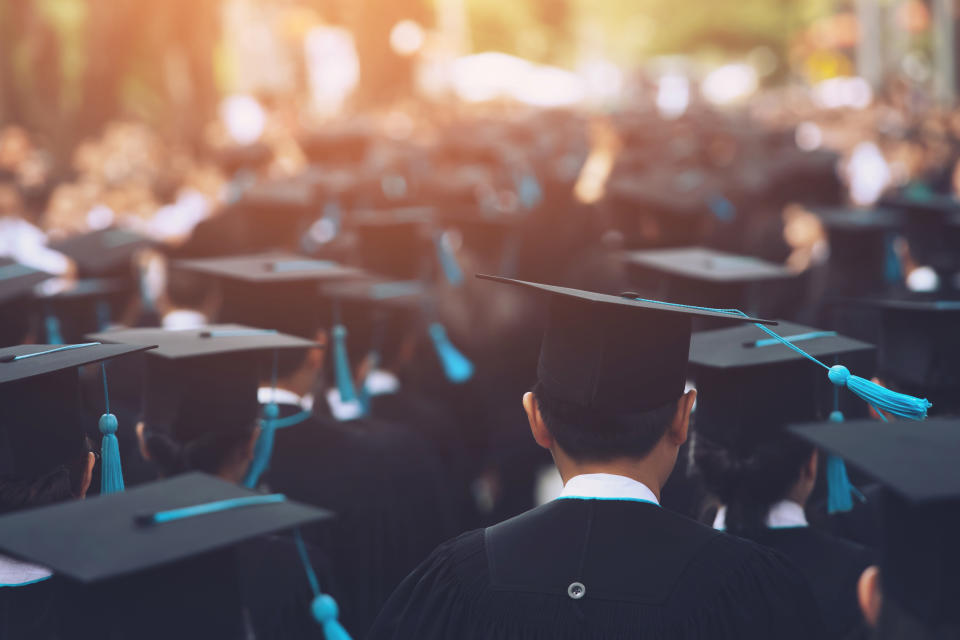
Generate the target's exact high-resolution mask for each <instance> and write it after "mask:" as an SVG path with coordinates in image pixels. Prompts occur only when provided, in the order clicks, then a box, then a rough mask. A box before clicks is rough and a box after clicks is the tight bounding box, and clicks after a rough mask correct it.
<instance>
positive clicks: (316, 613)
mask: <svg viewBox="0 0 960 640" xmlns="http://www.w3.org/2000/svg"><path fill="white" fill-rule="evenodd" d="M310 612H311V613H312V614H313V619H314V620H316V621H317V622H319V623H320V626H321V627H323V637H324V638H326V639H327V640H351V638H350V634H349V633H347V630H346V629H344V628H343V625H342V624H340V621H339V620H337V616H338V615H339V614H340V607H338V606H337V601H336V600H334V599H333V598H332V597H331V596H329V595H327V594H326V593H321V594H320V595H318V596H317V597H315V598H314V599H313V603H312V604H311V605H310Z"/></svg>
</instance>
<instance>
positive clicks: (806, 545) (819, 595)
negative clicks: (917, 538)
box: [753, 527, 876, 639]
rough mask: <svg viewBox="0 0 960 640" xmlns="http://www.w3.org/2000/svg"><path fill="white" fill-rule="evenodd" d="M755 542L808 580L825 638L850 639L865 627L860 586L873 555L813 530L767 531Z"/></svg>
mask: <svg viewBox="0 0 960 640" xmlns="http://www.w3.org/2000/svg"><path fill="white" fill-rule="evenodd" d="M753 540H754V541H755V542H757V543H759V544H762V545H763V546H765V547H769V548H771V549H774V550H776V551H778V552H779V553H781V554H783V556H784V557H785V558H787V559H788V560H789V561H790V562H791V563H792V564H793V566H795V567H796V568H797V569H798V570H799V571H800V573H802V574H803V576H804V577H805V578H806V579H807V582H808V583H809V584H810V587H811V589H812V590H813V595H814V597H816V599H817V603H818V604H819V606H820V614H821V616H822V618H823V622H824V626H825V627H826V631H827V633H826V635H825V636H823V637H824V638H836V639H841V638H846V637H848V636H849V635H850V634H851V633H854V632H855V631H857V630H858V629H859V628H860V627H861V626H862V625H863V617H862V614H861V613H860V605H859V603H858V601H857V583H858V581H859V580H860V575H861V574H862V573H863V571H864V569H866V568H867V567H869V566H870V565H872V564H874V562H875V560H876V558H875V555H874V553H873V552H871V551H869V550H868V549H867V548H866V547H862V546H860V545H858V544H855V543H853V542H849V541H847V540H843V539H841V538H837V537H835V536H831V535H830V534H827V533H823V532H820V531H817V530H815V529H812V528H810V527H789V528H781V529H765V530H763V531H762V532H760V533H759V534H758V535H756V536H755V537H753Z"/></svg>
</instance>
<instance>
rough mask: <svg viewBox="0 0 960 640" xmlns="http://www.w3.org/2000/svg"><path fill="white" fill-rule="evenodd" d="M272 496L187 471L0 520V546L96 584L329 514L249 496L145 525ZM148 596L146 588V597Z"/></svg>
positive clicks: (295, 504) (224, 504)
mask: <svg viewBox="0 0 960 640" xmlns="http://www.w3.org/2000/svg"><path fill="white" fill-rule="evenodd" d="M258 497H259V498H267V497H268V496H263V495H262V494H257V493H254V492H252V491H248V490H246V489H243V488H241V487H238V486H237V485H235V484H232V483H229V482H226V481H224V480H220V479H218V478H215V477H213V476H208V475H204V474H202V473H189V474H184V475H180V476H177V477H174V478H171V479H169V480H161V481H159V482H154V483H150V484H147V485H142V486H139V487H135V488H133V489H130V490H129V491H126V492H123V493H117V494H113V495H109V496H98V497H95V498H90V499H87V500H77V501H70V502H65V503H62V504H58V505H54V506H51V507H45V508H41V509H33V510H30V511H26V512H23V513H17V514H13V515H9V516H6V517H4V518H3V519H2V520H0V531H2V532H3V533H2V534H0V549H3V551H4V552H5V553H9V554H11V555H13V556H16V557H18V558H23V559H25V560H29V561H31V562H36V563H39V564H42V565H43V566H45V567H49V568H50V569H52V570H53V571H55V572H56V573H59V574H62V575H65V576H68V577H70V578H73V579H75V580H79V581H80V582H85V583H91V582H98V581H101V580H107V579H111V578H116V577H120V576H124V575H129V574H134V573H138V572H142V571H146V570H149V569H152V568H154V567H159V566H162V565H164V564H167V563H170V562H174V561H177V560H182V559H185V558H190V557H191V556H196V555H199V554H202V553H205V552H208V551H214V550H216V549H221V548H224V547H227V546H230V545H233V544H236V543H239V542H242V541H243V540H247V539H249V538H253V537H256V536H260V535H264V534H267V533H271V532H274V531H278V530H283V529H290V528H294V527H298V526H300V525H302V524H305V523H308V522H313V521H317V520H322V519H325V518H329V517H331V514H330V512H328V511H325V510H323V509H318V508H316V507H311V506H307V505H303V504H300V503H297V502H292V501H289V500H279V499H277V500H274V501H269V500H261V501H259V503H258V501H257V500H252V501H251V502H252V503H253V504H249V505H248V506H236V507H235V508H223V509H221V510H215V511H210V512H203V510H202V509H200V511H201V513H200V514H199V515H194V516H192V517H182V518H180V519H175V520H170V521H163V522H156V523H152V524H151V523H148V521H149V517H150V516H151V515H153V514H160V513H164V512H170V511H172V510H176V509H183V508H187V507H195V506H197V505H206V504H209V503H220V504H221V505H222V506H224V507H229V505H230V503H222V502H221V501H224V500H230V501H239V502H233V504H234V505H237V504H239V505H242V504H243V502H242V501H243V500H245V499H250V498H254V499H256V498H258ZM147 595H148V594H143V596H144V597H146V596H147Z"/></svg>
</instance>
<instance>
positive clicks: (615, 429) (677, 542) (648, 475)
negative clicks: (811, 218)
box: [368, 278, 822, 640]
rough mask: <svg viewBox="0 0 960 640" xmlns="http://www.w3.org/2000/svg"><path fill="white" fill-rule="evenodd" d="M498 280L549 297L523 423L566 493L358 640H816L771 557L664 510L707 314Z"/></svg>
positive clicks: (787, 575) (489, 533)
mask: <svg viewBox="0 0 960 640" xmlns="http://www.w3.org/2000/svg"><path fill="white" fill-rule="evenodd" d="M495 280H498V281H501V282H506V283H509V284H514V285H517V286H523V287H528V288H531V289H533V290H538V291H541V292H546V293H549V294H550V296H549V302H550V308H549V315H548V327H547V330H546V332H545V334H544V338H543V343H542V346H541V353H540V361H539V364H538V382H537V384H536V386H535V387H534V389H533V391H532V392H529V393H527V394H525V395H524V397H523V407H524V410H525V411H526V414H527V417H528V420H529V423H530V429H531V432H532V434H533V437H534V439H535V440H536V442H537V443H538V444H539V445H540V446H542V447H544V448H546V449H548V450H549V451H550V453H551V454H552V455H553V458H554V462H555V463H556V466H557V469H558V471H559V472H560V476H561V478H562V479H563V482H564V488H563V491H562V493H561V495H560V497H559V498H558V499H556V500H554V501H552V502H549V503H547V504H544V505H542V506H540V507H538V508H535V509H533V510H531V511H528V512H526V513H523V514H521V515H519V516H517V517H515V518H512V519H510V520H507V521H505V522H501V523H500V524H497V525H494V526H492V527H488V528H487V529H483V530H476V531H471V532H468V533H465V534H463V535H461V536H459V537H457V538H455V539H453V540H450V541H448V542H446V543H445V544H443V545H441V546H440V547H439V548H438V549H436V550H435V551H434V553H433V554H432V555H431V556H430V557H429V558H428V559H427V560H426V561H425V562H424V563H423V564H421V566H420V567H418V568H417V569H416V570H415V571H414V572H413V573H412V574H410V576H408V577H407V579H406V580H405V581H404V582H403V583H402V584H401V585H400V587H399V588H398V589H397V590H396V591H395V592H394V594H393V596H392V597H391V598H390V600H389V601H388V602H387V604H386V606H385V607H384V609H383V611H382V612H381V613H380V616H379V617H378V619H377V621H376V622H375V624H374V627H373V629H372V631H371V633H370V635H369V636H368V637H369V638H371V639H372V640H385V639H391V638H396V639H399V638H420V639H433V638H457V639H469V638H484V639H498V640H499V639H507V638H524V639H525V640H528V639H537V638H544V639H546V638H550V639H558V638H560V639H563V638H577V639H584V638H587V639H589V638H596V639H601V638H602V639H604V640H608V639H614V638H630V639H637V638H711V639H717V638H737V639H738V640H742V639H744V638H819V637H822V634H821V622H820V618H819V613H818V610H817V606H816V603H815V601H814V599H813V596H812V594H811V592H810V589H809V587H808V586H807V584H806V582H805V581H804V579H803V577H802V576H801V575H799V573H798V572H797V571H796V570H794V569H793V568H792V567H791V566H790V565H789V564H787V563H786V562H785V561H784V560H783V559H782V558H781V557H780V556H779V555H777V554H776V553H775V552H773V551H769V550H766V549H764V548H762V547H760V546H758V545H756V544H754V543H752V542H749V541H747V540H742V539H739V538H736V537H733V536H728V535H724V534H722V533H720V532H717V531H714V530H712V529H710V528H709V527H705V526H703V525H700V524H698V523H697V522H694V521H692V520H689V519H687V518H684V517H682V516H680V515H677V514H674V513H671V512H669V511H667V510H665V509H662V508H661V507H660V505H659V500H660V491H661V488H662V487H663V485H664V484H665V483H666V481H667V479H668V478H669V476H670V473H671V471H672V470H673V467H674V465H675V463H676V460H677V453H678V451H679V448H680V446H681V445H682V444H683V443H684V442H685V440H686V438H687V430H688V427H689V419H690V411H691V408H692V406H693V403H694V399H695V397H696V392H693V391H691V392H688V393H684V381H685V377H686V365H687V351H688V348H689V342H690V334H691V318H692V316H695V315H699V314H703V313H707V314H709V312H702V311H695V310H689V309H686V308H680V307H673V306H669V305H661V304H650V303H646V302H638V301H635V300H633V299H632V298H625V297H616V296H607V295H602V294H594V293H590V292H584V291H579V290H574V289H565V288H560V287H552V286H548V285H539V284H534V283H527V282H522V281H516V280H507V279H500V278H496V279H495Z"/></svg>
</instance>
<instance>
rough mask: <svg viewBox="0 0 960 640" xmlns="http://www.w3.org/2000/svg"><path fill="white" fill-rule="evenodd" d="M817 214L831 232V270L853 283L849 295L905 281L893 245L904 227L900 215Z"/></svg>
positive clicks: (879, 212) (864, 212)
mask: <svg viewBox="0 0 960 640" xmlns="http://www.w3.org/2000/svg"><path fill="white" fill-rule="evenodd" d="M814 213H815V214H816V215H817V217H818V218H819V219H820V222H821V223H822V224H823V226H824V228H825V229H826V232H827V236H828V239H829V243H830V267H831V270H832V271H834V272H835V274H837V275H839V276H841V277H846V278H849V279H850V280H851V282H850V288H848V289H847V291H845V293H846V294H847V295H852V294H858V293H859V294H862V293H866V292H869V291H876V290H881V289H883V288H884V286H885V285H886V284H888V283H890V282H891V281H895V280H898V279H900V278H902V274H901V273H900V265H899V262H898V260H897V257H896V254H895V253H894V252H893V245H892V242H893V239H894V238H895V234H896V232H897V231H898V230H900V229H901V228H902V227H903V222H904V221H903V215H902V214H901V213H900V212H898V211H895V210H893V209H886V208H875V209H843V208H822V209H815V210H814ZM835 277H836V276H835ZM832 279H834V278H832Z"/></svg>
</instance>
